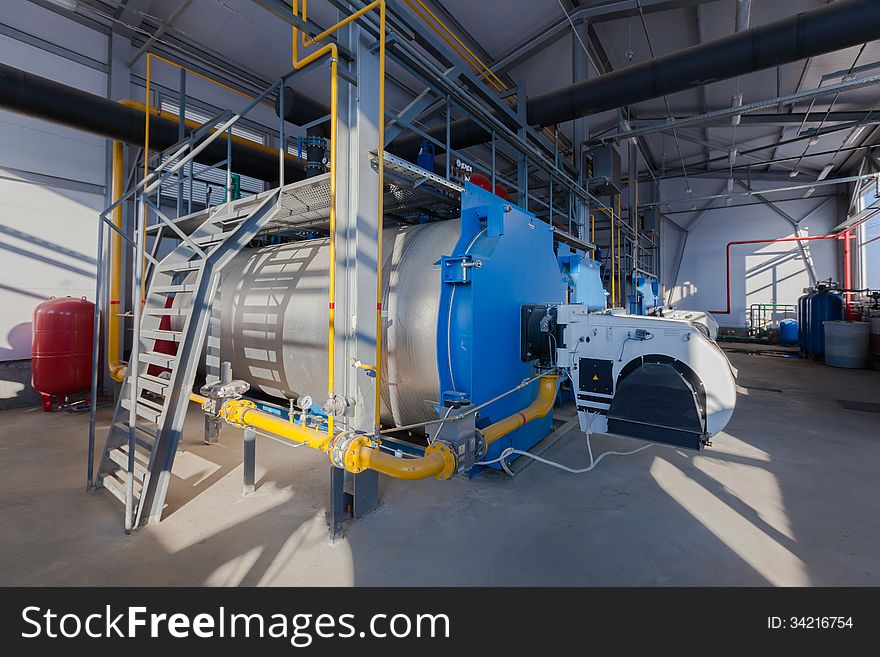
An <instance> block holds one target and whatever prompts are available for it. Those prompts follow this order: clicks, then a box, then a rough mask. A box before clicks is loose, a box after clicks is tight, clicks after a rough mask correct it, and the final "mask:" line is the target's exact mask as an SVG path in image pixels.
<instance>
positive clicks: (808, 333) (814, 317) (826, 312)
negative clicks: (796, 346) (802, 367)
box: [798, 287, 843, 360]
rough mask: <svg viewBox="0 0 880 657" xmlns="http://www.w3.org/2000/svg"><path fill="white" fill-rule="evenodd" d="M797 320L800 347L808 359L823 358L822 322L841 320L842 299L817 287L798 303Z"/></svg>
mask: <svg viewBox="0 0 880 657" xmlns="http://www.w3.org/2000/svg"><path fill="white" fill-rule="evenodd" d="M798 309H799V311H800V314H799V319H800V322H801V324H802V325H803V328H802V330H801V333H800V336H799V337H800V347H801V351H802V352H803V354H804V355H805V356H807V357H809V358H814V359H816V360H823V359H824V358H825V327H824V325H823V324H822V322H828V321H837V320H840V319H843V297H841V296H840V295H839V294H836V293H834V292H831V291H830V290H828V289H827V288H825V287H819V289H817V290H814V291H813V292H811V293H810V294H807V295H806V296H805V297H801V300H800V301H799V302H798Z"/></svg>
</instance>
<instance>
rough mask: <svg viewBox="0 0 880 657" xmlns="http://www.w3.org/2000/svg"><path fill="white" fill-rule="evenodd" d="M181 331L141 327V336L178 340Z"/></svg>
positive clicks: (170, 340) (153, 338) (169, 340)
mask: <svg viewBox="0 0 880 657" xmlns="http://www.w3.org/2000/svg"><path fill="white" fill-rule="evenodd" d="M182 336H183V332H182V331H166V330H164V329H141V337H142V338H149V339H150V340H165V341H166V342H180V338H181V337H182Z"/></svg>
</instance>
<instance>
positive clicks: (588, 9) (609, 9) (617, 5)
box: [491, 0, 718, 74]
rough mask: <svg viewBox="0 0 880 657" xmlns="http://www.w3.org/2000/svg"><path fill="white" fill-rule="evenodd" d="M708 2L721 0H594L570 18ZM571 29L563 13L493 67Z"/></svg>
mask: <svg viewBox="0 0 880 657" xmlns="http://www.w3.org/2000/svg"><path fill="white" fill-rule="evenodd" d="M709 2H718V0H618V1H617V2H608V1H607V0H602V1H596V0H594V1H592V2H588V3H585V4H583V5H581V6H580V7H579V8H578V9H576V10H575V11H574V12H572V13H571V14H570V18H571V20H572V21H573V22H574V23H575V24H577V23H579V22H581V21H587V22H589V23H601V22H604V21H609V20H614V19H616V18H624V17H626V16H631V15H636V14H638V12H639V7H641V9H642V11H643V12H644V13H646V14H651V13H655V12H658V11H665V10H667V9H677V8H680V7H688V6H694V5H701V4H707V3H709ZM568 28H569V22H568V19H567V18H565V17H564V16H563V17H562V18H561V19H559V20H557V21H555V22H554V23H552V24H550V25H548V26H547V27H545V28H543V29H541V30H539V31H538V32H536V33H535V34H533V35H531V36H530V37H529V38H528V39H524V40H523V41H521V42H520V43H519V44H517V45H516V46H514V47H513V48H511V49H510V50H508V51H507V52H506V53H504V54H503V55H501V56H500V57H498V58H497V59H496V60H495V62H494V63H493V64H492V66H491V68H492V70H493V71H494V72H495V73H499V74H500V73H504V72H506V71H508V70H510V69H511V68H513V67H515V66H516V65H518V64H521V63H522V62H524V61H525V60H527V59H529V58H530V57H531V56H532V55H533V54H534V53H535V52H537V51H539V50H541V49H543V48H546V47H547V46H549V45H551V44H553V43H555V42H556V41H558V40H559V39H561V38H562V37H563V36H565V34H566V33H567V30H568Z"/></svg>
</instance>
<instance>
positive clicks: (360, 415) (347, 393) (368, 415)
mask: <svg viewBox="0 0 880 657" xmlns="http://www.w3.org/2000/svg"><path fill="white" fill-rule="evenodd" d="M341 17H342V16H340V18H341ZM340 41H341V43H342V44H343V45H345V46H346V47H347V48H348V49H349V50H351V52H353V53H355V61H354V62H353V63H352V64H349V66H351V67H352V69H353V70H351V72H352V73H354V74H355V76H356V79H357V80H358V81H359V86H358V87H354V86H353V85H351V84H348V83H346V82H342V81H340V86H339V116H338V119H337V121H338V125H337V143H336V149H337V150H336V163H337V166H336V207H337V218H336V267H337V275H336V363H335V381H336V390H335V391H334V392H335V393H336V395H337V397H341V398H343V399H345V400H347V402H348V404H349V406H348V409H347V410H346V412H345V415H344V417H337V422H336V425H337V429H338V430H340V431H342V430H354V431H362V432H366V433H370V434H371V433H373V431H374V429H375V426H374V409H375V403H376V395H377V394H378V390H377V379H376V376H375V371H374V370H371V369H370V368H371V367H373V366H375V365H378V364H377V363H374V361H375V359H376V339H377V336H376V321H375V318H376V310H377V309H376V281H377V274H378V246H379V215H378V203H379V189H378V175H377V173H376V171H374V170H373V167H372V164H371V156H370V151H373V150H375V149H376V147H377V145H378V139H379V89H378V80H379V56H378V52H377V51H376V49H375V48H374V47H373V46H374V45H375V39H374V38H373V37H371V36H370V35H369V34H368V33H367V32H365V31H364V30H362V29H361V28H360V27H359V26H357V25H350V26H348V27H346V28H343V29H342V30H341V31H340ZM342 66H343V63H342V62H340V67H342ZM355 363H360V364H362V365H364V366H366V367H357V366H355V365H354V364H355ZM331 469H332V470H336V468H331ZM378 477H379V476H378V474H377V473H376V472H374V471H372V470H367V471H366V472H364V473H362V474H359V475H352V474H350V473H343V472H331V476H330V482H331V486H330V495H331V500H330V504H329V510H330V531H331V534H332V535H333V536H334V537H335V536H337V535H339V533H340V531H341V529H342V523H343V522H344V520H345V517H346V516H347V515H348V513H351V515H352V516H353V517H354V518H358V517H360V516H362V515H364V514H365V513H368V512H369V511H371V510H372V509H374V508H375V507H376V506H377V505H378V504H379V479H378Z"/></svg>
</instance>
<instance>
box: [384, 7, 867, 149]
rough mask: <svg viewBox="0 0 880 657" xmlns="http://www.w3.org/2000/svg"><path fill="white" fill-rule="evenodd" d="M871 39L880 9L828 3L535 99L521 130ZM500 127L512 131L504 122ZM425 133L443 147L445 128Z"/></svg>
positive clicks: (466, 133)
mask: <svg viewBox="0 0 880 657" xmlns="http://www.w3.org/2000/svg"><path fill="white" fill-rule="evenodd" d="M875 39H880V2H877V0H847V1H846V2H835V3H834V4H831V5H826V6H824V7H821V8H819V9H814V10H812V11H806V12H803V13H800V14H797V15H795V16H790V17H788V18H784V19H782V20H779V21H776V22H774V23H768V24H767V25H761V26H759V27H754V28H752V29H750V30H745V31H742V32H737V33H735V34H731V35H730V36H728V37H724V38H723V39H717V40H715V41H710V42H708V43H704V44H701V45H698V46H693V47H691V48H686V49H684V50H679V51H678V52H675V53H672V54H670V55H666V56H665V57H658V58H656V59H653V60H650V61H647V62H643V63H641V64H636V65H634V66H629V67H627V68H624V69H621V70H619V71H615V72H613V73H607V74H605V75H600V76H598V77H595V78H592V79H590V80H586V81H584V82H578V83H577V84H573V85H570V86H567V87H563V88H562V89H558V90H556V91H552V92H550V93H546V94H542V95H540V96H534V97H532V98H529V99H528V102H527V104H526V111H527V117H528V122H529V124H530V125H533V126H539V127H545V126H550V125H555V124H558V123H564V122H566V121H572V120H574V119H578V118H581V117H584V116H589V115H591V114H598V113H599V112H604V111H606V110H611V109H616V108H618V107H624V106H626V105H632V104H635V103H639V102H642V101H645V100H650V99H652V98H659V97H661V96H665V95H668V94H673V93H676V92H679V91H684V90H686V89H692V88H694V87H699V86H701V85H705V84H709V83H711V82H717V81H719V80H726V79H729V78H734V77H737V76H739V75H746V74H748V73H752V72H754V71H760V70H763V69H766V68H771V67H774V66H781V65H783V64H788V63H790V62H795V61H799V60H802V59H806V58H808V57H815V56H817V55H822V54H825V53H828V52H833V51H835V50H841V49H843V48H849V47H851V46H856V45H860V44H862V43H866V42H868V41H873V40H875ZM496 116H497V117H498V118H499V119H502V117H501V116H500V115H497V114H496ZM502 120H505V123H507V124H508V125H510V127H511V128H512V129H514V130H515V129H516V127H515V126H514V125H512V124H510V121H509V120H506V119H502ZM428 132H429V134H430V135H431V136H432V137H433V138H435V139H437V140H438V141H439V142H440V143H445V141H446V126H445V125H441V126H439V127H437V128H434V129H432V130H430V131H428ZM450 136H451V139H450V143H451V145H452V147H453V148H456V149H461V148H467V147H468V146H475V145H477V144H482V143H485V142H487V141H488V140H489V139H490V136H489V134H488V133H487V132H486V131H485V130H483V129H482V128H481V127H480V126H479V125H477V124H476V123H475V122H474V121H471V120H470V119H461V120H458V121H455V122H453V124H452V127H451V130H450ZM421 139H422V138H421V137H420V136H419V135H414V134H409V135H406V136H405V137H402V138H400V139H397V140H396V141H395V142H394V143H393V144H392V147H391V148H390V149H389V150H391V151H392V152H395V153H398V154H400V155H401V156H403V157H414V156H415V153H416V152H417V151H418V147H419V142H420V141H421Z"/></svg>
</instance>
